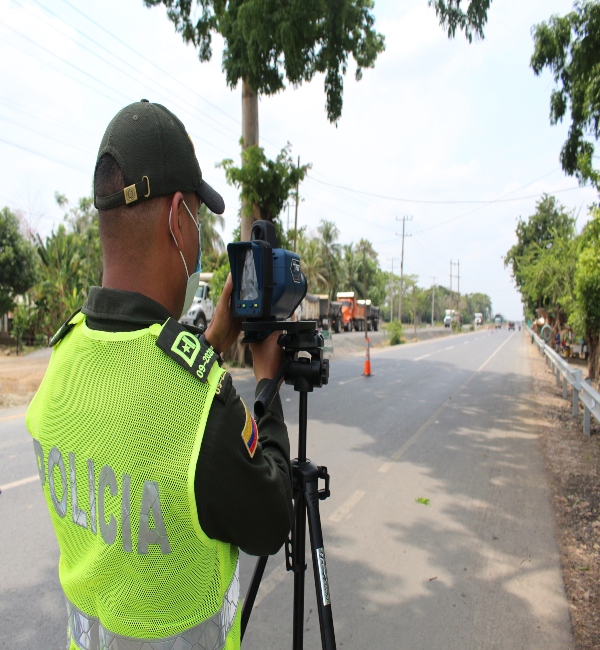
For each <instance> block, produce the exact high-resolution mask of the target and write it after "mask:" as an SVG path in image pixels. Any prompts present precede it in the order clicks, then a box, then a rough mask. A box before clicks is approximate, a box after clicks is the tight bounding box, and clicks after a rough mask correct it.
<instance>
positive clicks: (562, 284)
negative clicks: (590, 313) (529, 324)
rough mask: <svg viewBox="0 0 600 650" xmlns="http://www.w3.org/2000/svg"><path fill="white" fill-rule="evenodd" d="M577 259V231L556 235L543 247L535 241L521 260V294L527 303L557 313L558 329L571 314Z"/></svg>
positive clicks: (555, 315)
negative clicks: (575, 233)
mask: <svg viewBox="0 0 600 650" xmlns="http://www.w3.org/2000/svg"><path fill="white" fill-rule="evenodd" d="M576 262H577V242H576V240H575V236H574V233H566V234H563V235H556V236H555V237H554V238H553V239H552V241H551V243H550V244H546V245H544V246H540V245H539V244H535V245H533V246H531V247H530V248H529V249H528V250H527V252H526V253H525V255H524V256H523V258H522V259H521V263H520V265H521V277H522V285H521V294H522V295H523V296H524V297H526V298H527V300H528V302H530V303H535V302H537V303H538V304H540V305H544V306H545V307H546V308H548V309H549V310H550V311H551V312H552V313H553V314H554V317H555V319H556V327H557V328H559V327H560V326H561V325H563V324H565V323H566V321H567V319H568V316H569V311H570V307H571V304H572V296H573V289H574V287H573V278H574V275H575V266H576Z"/></svg>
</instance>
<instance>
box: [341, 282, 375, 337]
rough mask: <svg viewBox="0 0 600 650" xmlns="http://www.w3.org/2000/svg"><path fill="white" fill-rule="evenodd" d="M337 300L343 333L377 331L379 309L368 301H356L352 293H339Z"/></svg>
mask: <svg viewBox="0 0 600 650" xmlns="http://www.w3.org/2000/svg"><path fill="white" fill-rule="evenodd" d="M337 299H338V300H339V301H340V302H341V303H342V327H343V328H344V331H345V332H349V331H350V330H352V329H354V330H355V331H356V332H364V330H365V328H366V329H367V330H374V331H375V332H376V331H377V330H378V329H379V307H375V305H372V304H371V301H370V300H357V298H356V296H355V294H354V291H340V292H338V294H337Z"/></svg>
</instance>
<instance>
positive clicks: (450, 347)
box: [444, 345, 456, 350]
mask: <svg viewBox="0 0 600 650" xmlns="http://www.w3.org/2000/svg"><path fill="white" fill-rule="evenodd" d="M455 347H456V346H455V345H450V346H449V347H447V348H444V350H452V348H455Z"/></svg>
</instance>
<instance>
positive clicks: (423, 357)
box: [415, 352, 433, 361]
mask: <svg viewBox="0 0 600 650" xmlns="http://www.w3.org/2000/svg"><path fill="white" fill-rule="evenodd" d="M432 354H433V352H430V353H429V354H423V355H421V356H420V357H417V358H416V359H415V361H421V359H427V357H430V356H431V355H432Z"/></svg>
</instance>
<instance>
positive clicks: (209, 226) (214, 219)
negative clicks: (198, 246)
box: [198, 203, 225, 254]
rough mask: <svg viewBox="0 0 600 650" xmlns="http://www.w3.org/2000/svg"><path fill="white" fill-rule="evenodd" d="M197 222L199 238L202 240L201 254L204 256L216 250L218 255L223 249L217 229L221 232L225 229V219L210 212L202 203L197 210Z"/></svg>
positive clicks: (223, 245) (221, 239)
mask: <svg viewBox="0 0 600 650" xmlns="http://www.w3.org/2000/svg"><path fill="white" fill-rule="evenodd" d="M198 220H199V221H200V236H201V238H202V253H203V254H206V253H208V252H209V251H210V250H216V251H218V252H219V253H220V252H222V251H223V250H224V249H225V244H224V243H223V238H222V237H221V235H219V233H218V232H217V227H218V228H220V229H221V230H223V228H225V218H224V217H223V215H220V214H215V213H214V212H211V211H210V210H209V209H208V208H207V207H206V205H205V204H204V203H203V204H202V205H201V206H200V209H199V210H198Z"/></svg>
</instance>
